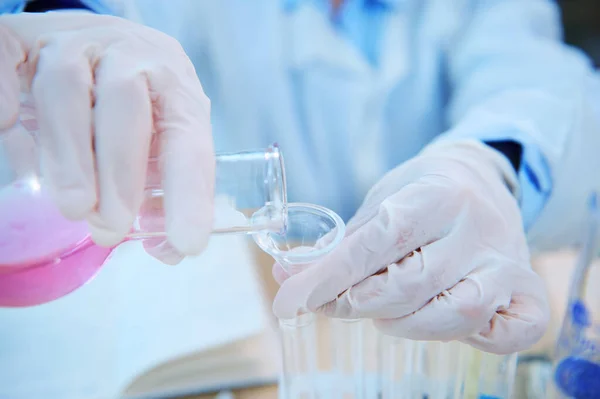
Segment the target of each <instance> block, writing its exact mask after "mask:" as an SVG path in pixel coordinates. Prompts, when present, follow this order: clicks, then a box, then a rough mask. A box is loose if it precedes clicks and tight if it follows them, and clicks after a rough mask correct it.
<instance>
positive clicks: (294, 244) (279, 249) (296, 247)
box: [253, 203, 345, 399]
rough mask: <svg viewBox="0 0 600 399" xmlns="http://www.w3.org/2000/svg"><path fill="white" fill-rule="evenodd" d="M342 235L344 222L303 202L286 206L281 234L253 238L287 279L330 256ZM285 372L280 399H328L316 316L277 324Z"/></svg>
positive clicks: (307, 314)
mask: <svg viewBox="0 0 600 399" xmlns="http://www.w3.org/2000/svg"><path fill="white" fill-rule="evenodd" d="M344 234H345V225H344V222H343V221H342V219H341V218H340V217H339V216H338V215H337V214H335V213H334V212H332V211H330V210H329V209H326V208H323V207H320V206H317V205H312V204H302V203H291V204H288V206H287V225H286V230H285V232H284V233H274V232H267V231H262V232H258V233H256V234H254V235H253V237H254V240H255V242H256V243H257V245H258V246H259V247H260V248H261V249H262V250H263V251H265V252H267V253H268V254H270V255H271V256H272V257H273V258H274V259H275V260H276V261H277V262H279V264H280V265H281V266H282V267H283V268H284V269H285V270H286V271H287V272H288V273H289V274H291V275H293V274H297V273H299V272H301V271H302V270H303V269H305V268H307V267H310V265H311V264H312V263H313V262H315V261H317V260H319V259H320V258H322V257H323V256H325V255H326V254H328V253H329V252H331V251H332V250H333V249H334V248H335V247H337V245H338V244H339V243H340V241H341V240H342V238H343V237H344ZM279 325H280V333H281V341H282V355H283V362H282V364H283V367H282V370H281V376H280V394H279V397H280V398H283V399H316V398H325V397H327V398H329V396H326V395H324V394H323V390H324V389H326V385H327V382H323V383H321V381H320V380H319V378H318V359H317V358H318V356H319V355H321V354H320V353H318V351H317V331H316V323H315V314H313V313H310V312H309V311H308V310H307V309H301V310H300V312H299V314H298V315H297V317H295V318H292V319H282V320H280V321H279Z"/></svg>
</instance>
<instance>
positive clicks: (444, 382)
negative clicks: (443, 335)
mask: <svg viewBox="0 0 600 399" xmlns="http://www.w3.org/2000/svg"><path fill="white" fill-rule="evenodd" d="M381 342H382V343H381V349H380V351H381V354H380V356H381V379H382V381H381V398H382V399H413V398H419V399H420V398H428V399H454V398H455V397H456V398H458V397H460V396H457V394H456V390H457V378H458V372H457V365H458V364H459V363H460V361H459V355H460V354H459V348H458V345H459V344H458V343H456V342H448V343H445V342H435V341H431V342H424V341H413V340H409V339H404V338H396V337H389V336H385V335H382V336H381Z"/></svg>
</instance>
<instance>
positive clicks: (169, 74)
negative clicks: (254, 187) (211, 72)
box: [150, 57, 215, 255]
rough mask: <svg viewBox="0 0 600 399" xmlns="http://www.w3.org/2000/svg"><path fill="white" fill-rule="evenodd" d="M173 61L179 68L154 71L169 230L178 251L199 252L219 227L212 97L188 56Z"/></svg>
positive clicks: (170, 239) (152, 79) (158, 131)
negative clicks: (216, 222)
mask: <svg viewBox="0 0 600 399" xmlns="http://www.w3.org/2000/svg"><path fill="white" fill-rule="evenodd" d="M181 58H184V57H181ZM173 64H175V65H179V69H177V70H166V69H163V70H162V71H158V72H151V73H150V86H151V90H152V91H153V93H154V95H155V97H156V98H155V114H154V123H155V130H156V132H157V134H158V135H159V138H160V148H161V153H160V169H161V174H162V180H163V188H164V201H165V213H166V230H167V234H168V237H169V241H170V243H171V244H172V245H173V246H174V247H175V248H176V249H177V251H179V252H180V253H182V254H184V255H197V254H198V253H200V252H201V251H202V250H203V249H204V248H205V247H206V245H207V244H208V239H209V236H210V232H211V230H212V227H213V212H214V211H213V208H214V185H215V156H214V150H213V143H212V132H211V125H210V101H209V100H208V98H207V97H206V96H205V95H204V92H203V91H202V86H201V85H200V82H199V81H198V78H197V77H196V74H195V72H194V70H193V67H192V65H191V63H190V61H189V60H188V59H187V57H185V59H179V61H178V60H173Z"/></svg>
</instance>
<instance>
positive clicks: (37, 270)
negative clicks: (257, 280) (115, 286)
mask: <svg viewBox="0 0 600 399" xmlns="http://www.w3.org/2000/svg"><path fill="white" fill-rule="evenodd" d="M29 122H31V121H29ZM27 126H29V127H32V126H33V127H34V128H35V126H34V125H32V124H30V123H25V121H23V120H22V121H21V123H17V124H16V125H15V126H14V127H12V128H10V129H8V130H5V131H2V132H0V306H4V307H15V306H31V305H37V304H40V303H45V302H49V301H51V300H54V299H56V298H59V297H62V296H64V295H66V294H68V293H69V292H71V291H73V290H74V289H76V288H78V287H80V286H81V285H83V284H85V283H86V282H87V281H89V280H90V279H91V278H92V277H93V276H94V275H95V274H96V273H97V271H98V270H99V269H100V267H101V266H102V264H103V263H104V261H105V260H106V258H107V257H108V256H109V254H110V252H111V248H105V247H100V246H97V245H95V244H94V243H93V242H92V240H91V238H90V234H89V231H88V227H87V223H86V222H84V221H70V220H67V219H66V218H64V217H63V216H62V214H61V213H60V212H59V210H58V208H57V207H55V205H54V203H53V201H52V200H51V199H50V197H49V195H48V194H47V192H46V191H45V190H44V179H43V176H41V174H40V173H39V168H38V147H37V145H36V137H37V131H36V130H35V129H34V128H33V129H32V128H26V127H27ZM155 162H156V160H152V159H151V160H150V166H152V163H155ZM190 173H193V171H190ZM215 195H216V198H215V218H214V220H215V224H214V228H213V234H232V233H253V232H256V231H262V230H268V231H274V232H278V231H280V230H281V229H283V228H284V226H285V216H286V213H285V210H286V203H287V199H286V184H285V169H284V163H283V157H282V154H281V153H280V151H279V148H278V147H277V146H276V145H273V146H270V147H268V148H267V149H265V150H259V151H245V152H238V153H227V154H217V160H216V182H215ZM162 196H163V191H162V188H161V186H160V182H151V181H149V182H148V185H147V189H146V190H145V200H144V203H143V205H142V209H141V211H140V214H139V215H138V217H137V219H136V220H135V222H134V225H132V226H131V231H130V234H129V235H128V236H127V237H126V239H125V240H144V239H157V238H161V237H162V238H166V233H165V224H164V212H162V209H163V208H162ZM148 209H151V210H152V212H144V210H148ZM257 211H259V212H257ZM255 213H256V215H254V216H252V215H253V214H255ZM224 215H225V216H224ZM232 215H233V217H232Z"/></svg>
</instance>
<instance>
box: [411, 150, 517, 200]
mask: <svg viewBox="0 0 600 399" xmlns="http://www.w3.org/2000/svg"><path fill="white" fill-rule="evenodd" d="M441 154H443V155H444V156H445V157H451V158H455V159H457V160H460V161H463V162H467V163H472V162H474V161H475V162H477V161H479V162H483V163H484V165H488V166H490V167H491V168H492V169H493V170H494V171H495V172H497V173H498V175H499V177H500V178H501V179H502V180H503V182H504V184H505V185H506V187H507V188H508V189H509V190H510V192H511V193H512V194H513V196H514V197H515V198H516V199H517V201H520V198H521V189H520V185H519V178H518V176H517V173H516V172H515V169H514V168H513V166H512V165H511V163H510V162H509V161H508V159H506V157H505V156H504V155H502V154H501V153H500V152H498V151H497V150H495V149H493V148H491V147H489V146H487V145H485V144H484V143H482V142H481V141H479V140H475V139H464V140H447V139H445V140H438V141H434V142H433V143H431V144H429V145H428V146H426V147H425V148H424V149H423V150H422V151H421V155H441ZM473 166H474V167H475V168H477V167H478V166H477V165H473Z"/></svg>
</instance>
